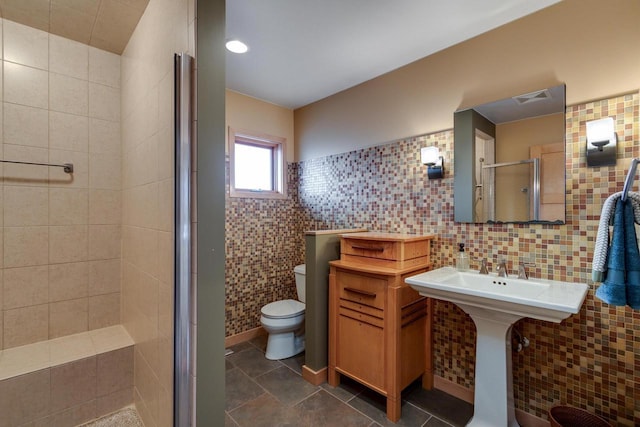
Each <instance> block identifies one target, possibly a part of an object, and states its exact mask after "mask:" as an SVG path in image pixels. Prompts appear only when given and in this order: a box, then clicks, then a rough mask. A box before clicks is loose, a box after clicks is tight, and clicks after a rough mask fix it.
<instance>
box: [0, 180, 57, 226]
mask: <svg viewBox="0 0 640 427" xmlns="http://www.w3.org/2000/svg"><path fill="white" fill-rule="evenodd" d="M3 200H4V203H3V207H4V212H3V214H4V226H5V227H20V226H30V225H47V223H48V221H49V191H48V190H47V188H46V187H24V186H22V187H19V186H5V187H4V199H3Z"/></svg>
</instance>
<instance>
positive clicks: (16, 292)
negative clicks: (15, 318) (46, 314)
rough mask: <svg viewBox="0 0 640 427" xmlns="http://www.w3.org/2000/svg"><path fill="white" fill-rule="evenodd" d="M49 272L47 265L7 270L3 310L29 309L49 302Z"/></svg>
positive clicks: (5, 272)
mask: <svg viewBox="0 0 640 427" xmlns="http://www.w3.org/2000/svg"><path fill="white" fill-rule="evenodd" d="M48 273H49V270H48V268H47V266H46V265H41V266H36V267H22V268H7V269H5V270H4V274H3V280H4V289H3V299H2V301H3V306H2V307H3V308H4V309H5V310H10V309H13V308H20V307H27V306H33V305H39V304H46V303H47V302H48V301H49V279H48V277H49V275H48Z"/></svg>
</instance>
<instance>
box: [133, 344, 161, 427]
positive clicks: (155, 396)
mask: <svg viewBox="0 0 640 427" xmlns="http://www.w3.org/2000/svg"><path fill="white" fill-rule="evenodd" d="M134 363H135V371H134V384H135V388H136V390H137V391H138V394H139V395H140V397H141V399H143V400H144V403H145V407H146V409H147V410H148V415H149V416H150V417H151V420H152V422H153V423H156V422H157V420H158V405H159V399H160V384H159V383H158V380H157V378H156V377H155V375H154V373H153V370H152V369H151V368H150V366H149V364H148V363H147V361H146V360H145V359H144V357H142V355H141V353H140V352H139V351H137V350H136V351H135V356H134ZM141 415H142V414H141ZM143 421H144V420H143ZM146 424H147V423H146V422H145V425H146Z"/></svg>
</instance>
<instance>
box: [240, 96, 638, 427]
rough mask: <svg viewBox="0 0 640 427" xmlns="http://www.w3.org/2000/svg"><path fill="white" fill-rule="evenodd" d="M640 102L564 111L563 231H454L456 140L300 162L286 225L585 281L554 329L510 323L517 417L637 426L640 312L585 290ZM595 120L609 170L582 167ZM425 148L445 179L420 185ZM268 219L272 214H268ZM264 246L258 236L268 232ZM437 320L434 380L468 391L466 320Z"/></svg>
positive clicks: (634, 148)
mask: <svg viewBox="0 0 640 427" xmlns="http://www.w3.org/2000/svg"><path fill="white" fill-rule="evenodd" d="M638 99H639V97H638V94H637V93H633V94H630V95H624V96H619V97H614V98H611V99H606V100H601V101H595V102H589V103H585V104H581V105H576V106H572V107H569V108H568V109H567V119H566V124H567V133H566V143H567V157H566V160H567V161H566V166H567V187H566V190H567V215H566V218H567V222H566V224H565V225H561V226H558V225H524V224H498V225H483V224H456V223H454V222H453V172H454V171H453V161H452V159H453V131H444V132H439V133H435V134H430V135H426V136H422V137H417V138H411V139H407V140H402V141H397V142H395V143H392V144H389V145H384V146H379V147H373V148H367V149H363V150H358V151H354V152H350V153H346V154H340V155H335V156H329V157H326V158H320V159H314V160H309V161H303V162H301V163H300V164H299V165H298V168H299V171H298V172H299V203H300V206H299V209H300V214H301V215H302V217H301V218H300V219H296V218H295V215H296V214H294V217H293V220H292V222H293V223H299V224H300V226H301V227H299V228H298V229H299V230H301V231H302V230H305V229H328V228H347V227H367V228H369V229H370V230H377V231H387V232H405V233H435V234H436V235H437V236H438V240H437V241H436V242H435V244H434V250H433V253H432V258H433V260H434V266H435V267H439V266H443V265H451V264H453V253H454V252H453V249H454V248H455V245H456V243H457V242H458V241H461V240H464V241H465V242H466V243H467V247H469V249H470V254H471V256H475V257H480V256H483V257H484V256H487V255H488V254H490V257H491V258H493V259H496V258H497V257H498V255H501V256H506V257H507V258H508V259H509V261H510V262H511V263H512V264H517V262H518V259H519V258H518V257H519V256H521V255H522V254H532V256H533V258H534V259H533V261H534V262H535V263H536V264H537V267H535V268H533V269H532V271H531V273H532V276H533V277H541V278H547V279H557V280H565V281H568V282H586V283H589V284H590V285H591V290H590V291H589V295H588V297H587V300H586V302H585V304H584V306H583V308H582V310H581V312H580V313H579V314H578V315H575V316H572V317H571V318H569V319H567V320H566V321H564V322H563V323H561V324H550V323H546V322H539V321H534V320H529V319H525V320H522V321H520V322H519V323H518V324H517V327H518V328H519V329H520V330H521V331H522V332H523V333H524V335H526V336H527V337H528V338H529V339H530V340H531V347H530V348H529V349H527V350H525V351H524V352H522V353H515V354H514V356H513V366H514V393H515V401H516V407H517V408H519V409H522V410H524V411H526V412H528V413H531V414H534V415H536V416H538V417H542V418H547V411H548V409H549V408H550V407H551V406H553V405H554V404H557V403H568V404H571V405H575V406H578V407H582V408H585V409H588V410H589V411H591V412H594V413H596V414H598V415H600V416H602V417H603V418H605V419H607V420H609V421H610V422H611V423H612V424H614V425H620V426H633V425H639V424H640V314H639V313H637V312H634V311H632V310H631V309H629V308H622V307H619V308H617V307H610V306H607V305H603V304H602V303H601V302H600V301H599V300H597V299H595V298H594V295H593V291H594V290H595V286H594V284H593V283H592V282H591V281H590V276H591V271H590V268H591V257H592V253H593V247H594V242H595V235H596V231H597V226H598V219H599V215H600V209H601V206H602V203H603V202H604V200H605V199H606V197H607V196H608V195H609V194H611V193H613V192H615V191H619V190H620V189H621V188H622V186H623V182H624V178H625V175H626V170H627V168H628V165H629V162H630V159H631V158H632V157H636V156H639V155H640V145H639V144H638V141H639V139H640V138H639V131H638ZM601 117H614V119H615V122H616V131H617V134H618V141H619V149H618V153H619V154H618V157H619V159H618V163H617V166H616V167H603V168H587V167H586V164H585V159H584V140H585V127H586V125H585V122H586V121H589V120H593V119H598V118H601ZM428 145H437V146H439V147H440V151H441V152H444V156H445V159H446V161H445V166H446V167H447V171H446V178H445V179H442V180H432V181H429V180H428V179H427V178H426V170H425V168H424V166H423V165H421V164H420V161H419V151H420V150H419V149H420V148H421V147H424V146H428ZM635 188H636V189H637V188H638V186H637V185H636V187H635ZM292 203H293V205H295V202H292ZM291 208H292V209H295V208H296V206H291ZM236 209H237V207H236ZM275 209H276V208H274V207H271V206H270V207H268V208H267V210H268V211H269V212H271V211H274V210H275ZM237 214H240V212H236V215H237ZM274 218H275V217H274ZM274 220H275V219H271V220H270V221H274ZM249 234H250V233H249ZM260 236H261V237H260V239H264V238H265V237H264V234H261V235H260ZM247 238H248V239H249V238H251V236H250V235H247ZM285 256H288V255H285ZM291 256H292V257H293V258H296V256H295V255H293V254H292V255H291ZM434 320H435V321H434V341H435V342H434V349H435V355H434V357H435V360H434V363H435V372H436V374H437V375H440V376H442V377H444V378H446V379H448V380H451V381H453V382H455V383H457V384H459V385H462V386H464V387H472V386H473V377H474V363H475V357H474V354H475V327H474V325H473V323H472V321H471V320H470V318H468V317H467V315H466V314H464V313H463V312H462V311H460V310H459V309H458V308H457V307H455V306H454V305H452V304H449V303H445V302H437V304H436V309H435V319H434Z"/></svg>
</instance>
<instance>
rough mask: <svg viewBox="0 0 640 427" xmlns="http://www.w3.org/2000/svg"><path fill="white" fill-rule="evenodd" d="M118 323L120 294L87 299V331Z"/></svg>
mask: <svg viewBox="0 0 640 427" xmlns="http://www.w3.org/2000/svg"><path fill="white" fill-rule="evenodd" d="M119 323H120V292H117V293H113V294H105V295H97V296H92V297H89V329H90V330H93V329H99V328H106V327H107V326H114V325H117V324H119Z"/></svg>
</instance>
